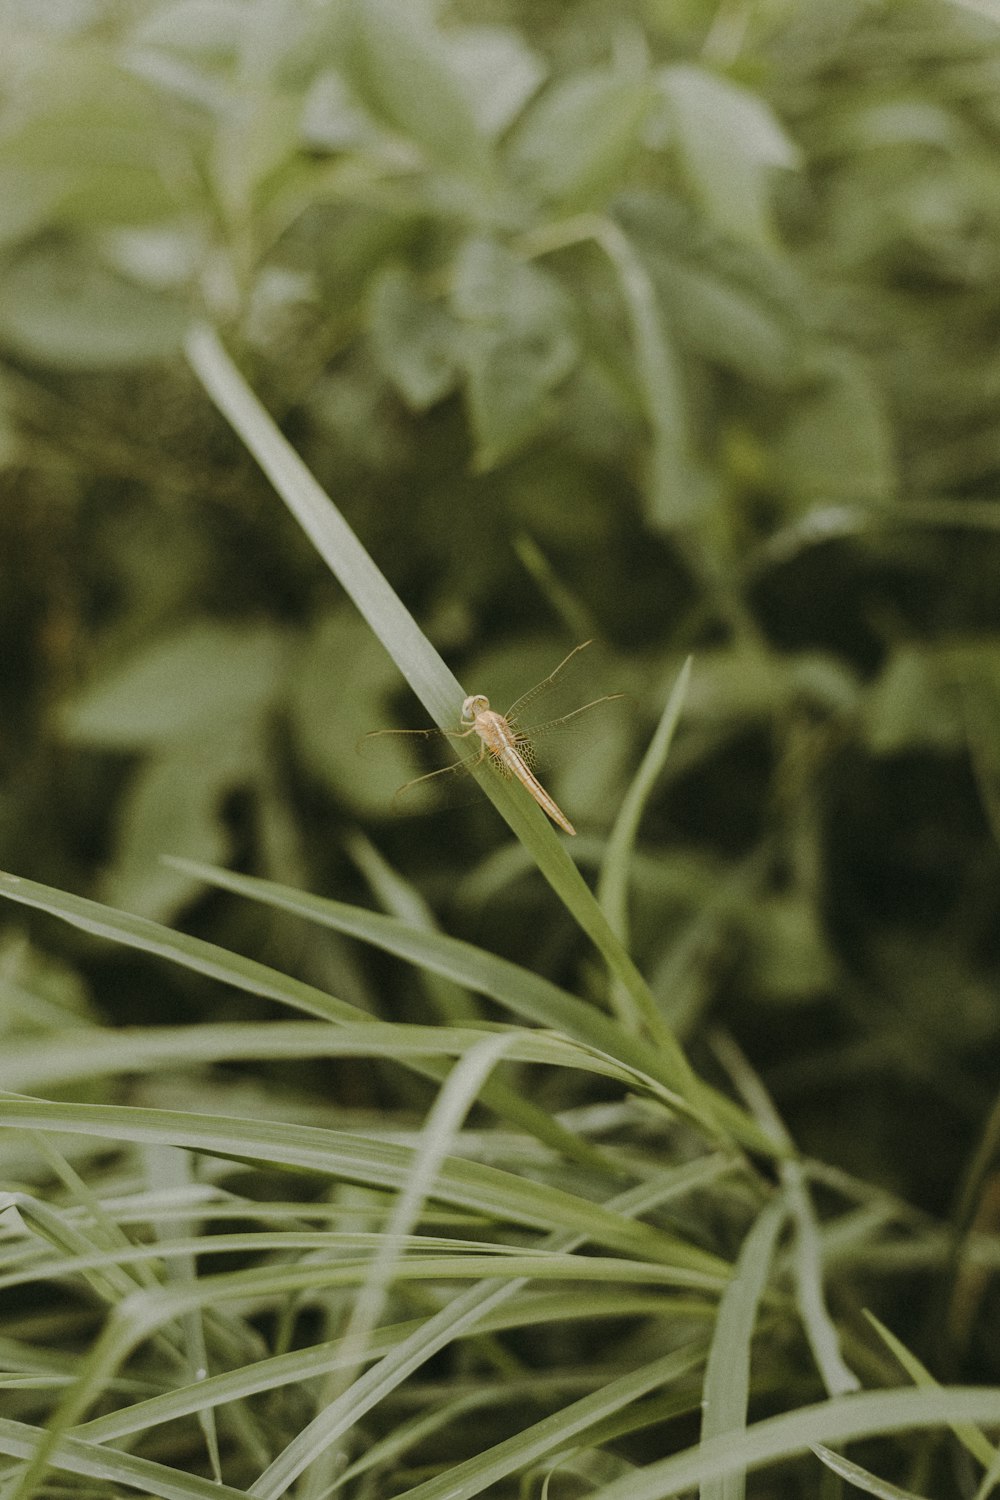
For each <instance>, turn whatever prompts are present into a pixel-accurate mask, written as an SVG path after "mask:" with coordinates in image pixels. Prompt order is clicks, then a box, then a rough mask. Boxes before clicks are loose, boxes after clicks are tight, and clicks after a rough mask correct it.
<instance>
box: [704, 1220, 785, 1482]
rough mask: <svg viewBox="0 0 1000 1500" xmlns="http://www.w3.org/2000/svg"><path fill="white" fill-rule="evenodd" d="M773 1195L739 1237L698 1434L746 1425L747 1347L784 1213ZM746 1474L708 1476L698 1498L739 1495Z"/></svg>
mask: <svg viewBox="0 0 1000 1500" xmlns="http://www.w3.org/2000/svg"><path fill="white" fill-rule="evenodd" d="M787 1212H788V1209H787V1205H786V1204H785V1203H784V1202H782V1201H780V1200H779V1201H778V1202H777V1203H772V1204H771V1205H770V1206H769V1207H767V1208H765V1209H764V1211H763V1213H762V1214H761V1215H760V1216H759V1217H758V1219H757V1221H756V1223H755V1224H754V1226H753V1228H752V1229H751V1230H750V1233H749V1234H748V1235H747V1237H746V1240H745V1241H744V1244H743V1248H742V1250H741V1251H740V1256H739V1259H738V1261H737V1263H736V1270H735V1272H734V1274H733V1277H732V1280H731V1281H730V1282H729V1285H728V1286H727V1287H726V1290H725V1291H724V1292H723V1294H722V1300H721V1302H720V1304H719V1316H718V1319H717V1321H716V1325H715V1332H714V1334H713V1335H712V1345H711V1348H710V1350H709V1355H708V1366H707V1368H706V1370H705V1387H704V1400H703V1403H702V1421H701V1435H702V1440H703V1441H706V1440H708V1439H710V1438H716V1437H722V1436H723V1435H725V1434H729V1433H732V1434H735V1435H737V1436H738V1435H739V1434H740V1433H741V1432H744V1431H745V1430H746V1421H747V1403H748V1401H749V1396H750V1348H751V1345H752V1343H753V1332H754V1325H755V1323H756V1321H757V1312H758V1309H759V1307H760V1300H761V1297H762V1296H763V1294H764V1288H765V1287H766V1285H767V1279H768V1276H769V1274H770V1270H771V1264H772V1261H773V1258H774V1248H775V1245H776V1244H777V1241H778V1235H779V1234H780V1232H781V1227H782V1225H783V1224H784V1222H785V1218H786V1216H787ZM745 1491H746V1475H745V1474H744V1473H743V1472H741V1471H737V1472H736V1473H733V1474H726V1475H723V1476H722V1477H721V1478H718V1479H708V1480H706V1481H705V1482H704V1484H703V1485H702V1488H701V1500H743V1496H744V1494H745Z"/></svg>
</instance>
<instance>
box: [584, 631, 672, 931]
mask: <svg viewBox="0 0 1000 1500" xmlns="http://www.w3.org/2000/svg"><path fill="white" fill-rule="evenodd" d="M691 663H692V658H691V657H690V656H689V657H688V659H687V661H686V662H685V663H684V665H683V667H682V668H681V670H680V673H679V674H678V677H677V681H676V682H675V683H674V685H673V688H672V689H671V692H670V696H669V697H668V699H667V703H666V707H665V708H664V710H663V714H662V716H661V718H660V722H659V724H657V726H656V732H655V733H654V735H653V738H652V739H651V740H650V742H649V747H648V749H647V750H646V753H645V755H644V756H643V758H642V762H641V764H640V766H639V769H638V770H637V771H636V773H635V775H634V777H633V778H632V782H631V785H630V786H629V789H628V791H627V792H626V793H625V797H624V799H623V801H622V805H621V807H620V808H619V810H618V816H617V818H616V819H615V821H614V825H613V827H612V829H611V833H610V834H609V835H608V843H607V848H606V850H605V854H604V861H603V864H602V866H601V873H600V877H599V879H598V882H597V899H598V901H599V902H600V905H601V908H602V910H603V911H604V913H605V915H606V916H607V918H608V921H609V922H610V923H611V925H612V927H613V928H614V930H615V931H616V932H617V933H618V936H619V937H620V938H621V940H622V942H623V943H627V942H628V940H629V936H628V884H629V867H630V865H631V862H632V856H633V853H634V851H635V840H636V834H637V833H638V831H639V823H640V821H641V819H642V814H643V809H644V808H645V806H646V803H647V801H648V800H649V797H650V794H651V792H652V790H653V787H654V786H655V785H656V780H657V777H658V776H659V774H660V772H661V771H662V769H663V766H664V764H665V763H666V759H667V755H668V754H669V752H670V746H671V744H672V743H673V738H674V733H675V731H676V729H677V725H678V722H679V720H680V716H681V710H682V709H683V707H684V700H685V698H686V697H687V688H688V683H689V682H690V680H691Z"/></svg>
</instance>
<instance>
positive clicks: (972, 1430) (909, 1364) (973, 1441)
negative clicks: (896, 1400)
mask: <svg viewBox="0 0 1000 1500" xmlns="http://www.w3.org/2000/svg"><path fill="white" fill-rule="evenodd" d="M865 1317H866V1318H867V1319H868V1321H869V1323H870V1324H871V1325H872V1327H873V1328H874V1330H875V1332H876V1333H877V1334H878V1336H879V1338H880V1339H881V1340H882V1342H883V1343H884V1344H885V1345H886V1346H887V1347H888V1348H889V1349H891V1350H892V1352H893V1354H894V1355H895V1356H896V1358H897V1359H898V1360H899V1363H900V1364H901V1365H902V1366H903V1369H904V1370H905V1371H906V1373H907V1374H908V1375H909V1376H910V1378H911V1380H913V1382H914V1384H915V1385H918V1386H922V1387H923V1388H924V1389H925V1390H933V1391H939V1390H941V1386H940V1385H938V1383H937V1381H936V1380H935V1379H934V1376H933V1375H932V1374H931V1372H930V1370H928V1368H927V1366H926V1365H925V1364H922V1363H921V1361H920V1360H919V1359H918V1358H917V1356H916V1355H915V1354H914V1353H913V1352H912V1351H911V1350H909V1349H907V1347H906V1345H905V1344H904V1343H903V1342H902V1340H901V1339H898V1338H897V1337H896V1335H895V1334H894V1333H893V1332H892V1331H891V1329H889V1328H886V1326H885V1324H884V1323H882V1322H880V1321H879V1319H878V1318H876V1316H875V1314H874V1313H873V1312H869V1311H868V1309H867V1308H865ZM952 1431H953V1432H954V1434H955V1436H956V1437H957V1438H958V1440H959V1442H960V1443H962V1444H963V1446H964V1447H965V1448H967V1449H968V1451H969V1452H970V1453H971V1454H972V1456H973V1458H976V1459H978V1460H979V1462H980V1463H981V1464H982V1465H983V1467H984V1468H986V1469H989V1468H991V1467H992V1465H993V1464H995V1463H996V1462H997V1458H998V1457H1000V1454H998V1451H997V1449H996V1448H995V1447H994V1445H993V1444H992V1443H991V1442H990V1440H989V1438H988V1437H987V1436H986V1434H985V1433H984V1432H981V1431H980V1430H979V1428H978V1427H976V1426H975V1425H974V1424H972V1423H968V1422H961V1423H958V1424H957V1425H955V1424H954V1423H953V1424H952Z"/></svg>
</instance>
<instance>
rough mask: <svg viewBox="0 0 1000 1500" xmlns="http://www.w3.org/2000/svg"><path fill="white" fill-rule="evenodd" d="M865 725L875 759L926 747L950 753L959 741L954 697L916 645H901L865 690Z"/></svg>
mask: <svg viewBox="0 0 1000 1500" xmlns="http://www.w3.org/2000/svg"><path fill="white" fill-rule="evenodd" d="M864 724H865V730H866V739H867V741H868V744H869V745H870V747H871V749H872V750H873V751H874V752H875V753H876V755H894V754H897V753H899V752H900V751H905V750H909V749H912V748H914V747H916V746H927V745H930V746H937V747H939V748H943V749H952V748H954V747H956V746H957V745H959V744H961V742H962V739H963V731H962V725H961V720H960V718H959V703H958V700H957V697H956V695H955V693H954V691H953V689H952V688H951V687H950V685H949V683H948V681H947V678H946V677H945V675H944V674H943V673H942V671H941V667H940V663H938V662H936V661H935V658H934V655H933V653H931V652H928V651H925V650H923V649H922V648H921V647H919V646H909V645H902V646H900V647H898V648H897V649H896V650H895V651H894V652H893V653H892V655H891V656H890V657H889V660H888V662H887V664H886V666H885V667H884V669H883V671H882V674H881V676H880V677H878V678H877V679H876V681H875V682H874V683H873V684H872V686H871V688H870V689H869V692H868V695H867V701H866V703H865V706H864Z"/></svg>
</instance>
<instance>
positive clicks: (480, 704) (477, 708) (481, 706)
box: [462, 693, 490, 724]
mask: <svg viewBox="0 0 1000 1500" xmlns="http://www.w3.org/2000/svg"><path fill="white" fill-rule="evenodd" d="M489 706H490V700H489V699H488V698H486V697H484V696H483V694H482V693H473V694H472V696H471V698H466V700H465V702H464V703H463V704H462V723H463V724H474V723H475V722H476V715H477V714H481V713H485V712H486V710H487V709H488V708H489Z"/></svg>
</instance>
